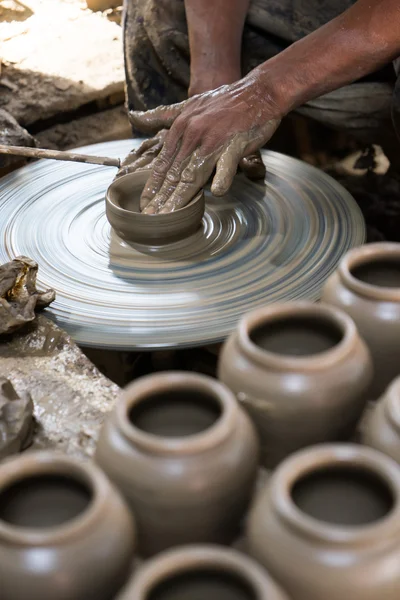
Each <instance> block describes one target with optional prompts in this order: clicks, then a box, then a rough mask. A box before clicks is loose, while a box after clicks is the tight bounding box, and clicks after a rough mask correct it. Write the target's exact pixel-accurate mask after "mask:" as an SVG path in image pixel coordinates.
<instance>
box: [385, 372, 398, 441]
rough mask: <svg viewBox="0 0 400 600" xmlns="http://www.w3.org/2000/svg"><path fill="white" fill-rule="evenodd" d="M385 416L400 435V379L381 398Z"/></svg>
mask: <svg viewBox="0 0 400 600" xmlns="http://www.w3.org/2000/svg"><path fill="white" fill-rule="evenodd" d="M383 406H384V410H385V416H386V418H387V419H388V421H389V422H390V424H391V425H392V427H394V429H395V430H396V431H397V432H398V433H399V435H400V377H398V378H397V379H395V380H394V381H393V383H392V384H391V385H390V386H389V389H388V390H387V392H386V395H385V397H384V398H383Z"/></svg>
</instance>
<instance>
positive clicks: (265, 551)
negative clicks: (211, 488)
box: [247, 444, 400, 600]
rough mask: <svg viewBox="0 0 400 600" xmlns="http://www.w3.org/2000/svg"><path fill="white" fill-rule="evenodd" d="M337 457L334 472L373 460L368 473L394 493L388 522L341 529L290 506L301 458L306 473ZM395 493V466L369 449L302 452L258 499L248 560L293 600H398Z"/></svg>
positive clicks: (399, 474)
mask: <svg viewBox="0 0 400 600" xmlns="http://www.w3.org/2000/svg"><path fill="white" fill-rule="evenodd" d="M334 446H337V448H336V449H335V448H334ZM335 453H336V454H337V457H336V458H337V460H336V461H335V460H334V461H332V464H336V466H337V464H338V463H339V462H340V461H341V460H345V461H346V462H347V465H349V464H350V465H351V464H352V463H353V464H354V465H357V464H361V463H362V462H363V461H362V460H359V457H360V456H362V458H367V459H369V458H370V457H371V456H372V458H373V463H374V470H376V471H377V472H379V471H380V468H379V465H381V466H382V467H384V468H382V470H381V471H382V473H383V472H385V477H386V480H387V482H388V485H389V486H390V487H391V488H392V489H393V490H394V491H395V500H394V501H395V506H394V507H393V509H392V512H391V513H389V515H388V517H387V518H382V520H380V521H377V522H376V524H375V523H372V524H371V525H368V526H357V527H349V525H348V524H347V525H346V526H343V527H340V526H336V525H331V524H330V523H326V522H322V521H319V520H317V519H315V518H312V517H309V516H307V515H306V516H305V515H304V513H302V512H301V511H300V510H298V508H297V507H296V506H294V505H293V504H292V505H291V503H290V500H289V494H288V492H289V489H290V487H291V485H293V484H294V483H295V482H296V471H297V470H298V472H299V473H300V471H301V469H302V468H303V467H304V465H303V466H301V464H302V462H303V463H304V460H303V459H304V458H305V457H306V459H307V460H306V462H307V466H306V469H307V471H308V472H309V473H312V472H313V470H312V469H313V467H312V463H314V464H315V465H317V464H318V462H319V461H320V459H321V457H322V458H323V457H324V455H325V458H326V455H327V454H331V455H332V456H334V455H335ZM291 461H292V465H290V463H291ZM365 462H368V460H367V461H365ZM310 465H311V466H310ZM287 467H288V468H287ZM289 471H290V472H291V473H290V484H289V483H288V481H289V480H288V479H287V475H288V472H289ZM282 480H286V482H285V483H283V484H282ZM399 492H400V471H399V470H398V467H397V465H396V463H394V461H392V460H390V459H389V458H387V457H385V456H384V455H382V454H381V453H378V452H376V451H374V450H372V449H369V448H363V447H360V446H355V445H354V446H352V445H348V447H346V445H341V444H337V445H328V444H327V445H321V446H319V447H318V446H316V447H312V448H310V449H307V450H303V451H301V452H299V453H297V454H296V455H293V456H292V457H290V458H289V459H287V460H286V461H284V463H282V465H281V466H280V467H278V469H277V470H276V471H275V473H274V474H273V475H272V477H271V479H270V481H269V484H268V485H267V486H266V487H265V488H264V490H263V491H262V492H261V494H260V496H259V497H258V498H257V501H256V503H255V505H254V507H253V510H252V512H251V515H250V518H249V522H248V532H247V533H248V538H249V546H250V552H251V555H252V556H253V557H254V558H256V559H257V560H258V561H259V562H260V563H261V564H262V565H263V566H264V567H265V568H266V569H267V570H268V572H269V573H270V574H271V576H272V577H273V578H274V579H275V580H276V581H277V582H278V583H279V584H280V585H281V586H282V587H283V588H284V589H285V590H286V592H287V594H288V595H289V597H290V598H292V600H321V599H322V598H323V599H324V600H344V599H346V600H347V599H349V600H350V599H353V598H362V599H363V600H396V599H398V598H399V597H400V568H399V567H400V522H399V516H400V510H399V507H400V505H399V501H400V495H399Z"/></svg>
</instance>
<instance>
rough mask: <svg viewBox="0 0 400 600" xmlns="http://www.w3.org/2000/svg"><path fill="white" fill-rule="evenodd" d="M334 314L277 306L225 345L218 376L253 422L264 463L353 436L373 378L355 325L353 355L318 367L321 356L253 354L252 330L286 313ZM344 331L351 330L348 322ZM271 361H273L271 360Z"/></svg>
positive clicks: (253, 316) (254, 316)
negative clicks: (313, 445) (258, 324)
mask: <svg viewBox="0 0 400 600" xmlns="http://www.w3.org/2000/svg"><path fill="white" fill-rule="evenodd" d="M326 312H328V313H330V314H331V316H333V318H334V317H335V315H336V312H335V310H334V309H333V312H332V310H331V309H329V308H327V307H323V306H322V305H312V304H308V303H293V304H292V305H289V304H286V305H282V306H279V305H275V306H271V307H267V308H265V309H261V310H259V311H255V312H254V313H250V314H249V315H247V316H245V317H244V319H243V320H242V322H241V323H240V324H239V327H238V328H237V329H236V331H235V332H234V333H233V334H232V335H231V336H230V337H229V338H228V340H227V342H226V343H225V345H224V347H223V350H222V353H221V356H220V361H219V366H218V377H219V379H220V380H221V381H222V382H224V383H225V384H226V385H227V386H228V387H229V388H230V389H231V390H232V391H233V392H234V393H235V394H236V396H237V398H238V400H239V401H240V402H241V403H242V405H243V406H244V407H245V409H246V411H247V412H248V414H249V415H250V417H251V418H252V420H253V423H254V425H255V427H256V429H257V431H258V434H259V440H260V445H261V461H262V464H263V465H264V466H266V467H268V468H272V467H275V466H276V465H277V464H278V463H279V462H280V461H281V460H283V459H284V458H285V457H286V456H288V455H289V454H290V453H292V452H295V451H296V450H298V449H300V448H303V447H305V446H308V445H311V444H317V443H321V442H326V441H335V440H341V439H346V438H348V437H349V436H350V435H352V433H353V432H354V429H355V427H356V424H357V422H358V420H359V418H360V416H361V414H362V411H363V409H364V406H365V403H366V399H367V396H366V392H367V389H368V387H369V384H370V381H371V377H372V365H371V359H370V356H369V352H368V349H367V348H366V346H365V344H364V342H363V341H362V340H361V338H360V337H359V335H358V334H357V332H356V331H355V328H354V326H353V325H351V327H352V329H353V332H352V334H351V339H350V340H349V344H348V351H346V353H342V352H341V351H339V352H338V353H337V354H333V355H332V357H331V360H328V361H325V362H324V361H323V362H322V363H320V362H319V359H318V355H316V356H315V357H312V358H311V359H310V360H308V359H307V358H306V357H301V358H297V357H295V356H294V357H291V358H290V359H289V360H287V359H286V357H284V356H280V355H277V354H275V355H273V356H272V357H271V355H270V353H265V355H264V353H263V355H262V356H260V360H258V356H256V355H255V354H256V353H254V355H253V353H252V350H253V349H252V348H250V350H251V351H248V350H249V346H252V344H251V341H250V340H249V328H251V327H252V323H253V322H255V323H261V324H262V323H264V321H265V320H268V319H270V318H272V317H273V318H274V319H275V317H279V318H280V316H282V315H284V314H288V315H289V314H290V315H291V316H293V315H299V316H301V315H302V314H304V315H313V314H318V313H321V314H325V313H326ZM344 323H345V325H344V326H345V327H347V326H349V327H350V325H349V323H348V320H347V319H346V318H345V319H344ZM270 358H271V360H270Z"/></svg>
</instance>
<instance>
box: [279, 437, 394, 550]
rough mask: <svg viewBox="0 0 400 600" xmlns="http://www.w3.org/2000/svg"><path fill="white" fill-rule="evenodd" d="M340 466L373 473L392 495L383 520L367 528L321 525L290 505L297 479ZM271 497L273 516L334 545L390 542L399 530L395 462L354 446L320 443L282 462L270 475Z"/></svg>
mask: <svg viewBox="0 0 400 600" xmlns="http://www.w3.org/2000/svg"><path fill="white" fill-rule="evenodd" d="M332 466H343V467H344V468H349V467H351V468H360V469H361V470H364V471H366V472H368V471H369V472H370V473H373V474H374V475H375V476H377V477H379V479H381V480H382V482H383V483H384V484H385V485H387V486H388V488H389V489H390V492H391V494H392V495H393V507H392V508H391V510H390V511H389V512H388V514H387V515H385V516H384V517H383V518H381V519H379V520H377V521H375V522H373V523H371V524H367V525H357V526H354V527H351V526H348V525H346V526H340V525H334V524H330V523H325V522H323V521H320V520H318V519H316V518H314V517H311V516H309V515H307V514H305V513H304V512H303V511H302V510H301V509H300V508H298V507H297V506H296V504H295V503H294V501H293V499H292V496H291V491H292V489H293V485H294V484H295V482H296V481H298V480H299V479H300V478H301V477H303V476H305V475H307V474H309V473H311V472H312V471H313V470H314V469H318V470H319V469H321V468H323V467H332ZM273 477H274V482H273V483H272V482H271V494H272V502H273V507H274V509H275V510H276V511H277V514H278V515H279V516H280V517H281V518H282V519H283V520H284V521H285V522H286V523H287V524H288V525H289V526H290V527H292V528H293V529H296V530H297V532H299V533H300V534H302V535H304V536H305V537H310V538H314V539H316V540H318V541H323V542H331V543H337V544H349V545H355V544H363V543H368V542H369V541H372V540H376V536H377V534H379V540H380V541H385V540H390V539H391V538H392V536H393V534H394V533H395V532H397V531H399V529H400V470H399V468H398V465H397V463H395V461H394V460H393V459H391V458H389V457H387V456H386V455H384V454H382V453H381V452H378V451H377V450H374V449H372V448H368V447H366V446H359V445H357V444H339V443H336V444H320V445H316V446H311V447H309V448H306V449H305V450H302V451H300V452H297V453H296V454H294V455H293V456H292V457H290V458H288V459H286V461H284V462H283V463H282V465H281V466H280V467H278V469H277V471H276V472H275V474H274V475H273Z"/></svg>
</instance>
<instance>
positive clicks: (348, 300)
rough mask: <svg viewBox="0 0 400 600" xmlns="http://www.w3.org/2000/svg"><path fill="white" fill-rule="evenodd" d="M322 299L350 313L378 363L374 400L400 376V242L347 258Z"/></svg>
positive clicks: (356, 251) (382, 244) (357, 251)
mask: <svg viewBox="0 0 400 600" xmlns="http://www.w3.org/2000/svg"><path fill="white" fill-rule="evenodd" d="M322 300H323V301H324V302H326V303H328V304H331V305H334V306H337V307H338V308H340V309H341V310H343V311H345V312H346V313H347V314H348V315H349V316H350V317H351V318H352V319H353V320H354V322H355V324H356V326H357V329H358V331H359V332H360V335H361V336H362V337H363V339H364V340H365V342H366V343H367V345H368V347H369V350H370V352H371V355H372V358H373V362H374V379H373V382H372V386H371V389H370V396H371V399H374V400H376V399H377V398H378V397H379V396H380V395H381V394H383V393H384V391H385V389H386V388H387V386H388V385H389V384H390V383H391V381H393V379H394V378H395V377H397V376H398V375H400V363H399V359H398V357H399V354H400V244H395V243H387V242H379V243H376V244H367V245H366V246H364V247H361V248H355V249H354V250H351V251H350V252H348V253H347V254H346V256H344V257H343V258H342V260H341V262H340V264H339V267H338V268H337V269H336V271H335V272H334V273H333V274H332V275H331V277H330V278H329V279H328V280H327V282H326V283H325V286H324V288H323V290H322Z"/></svg>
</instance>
